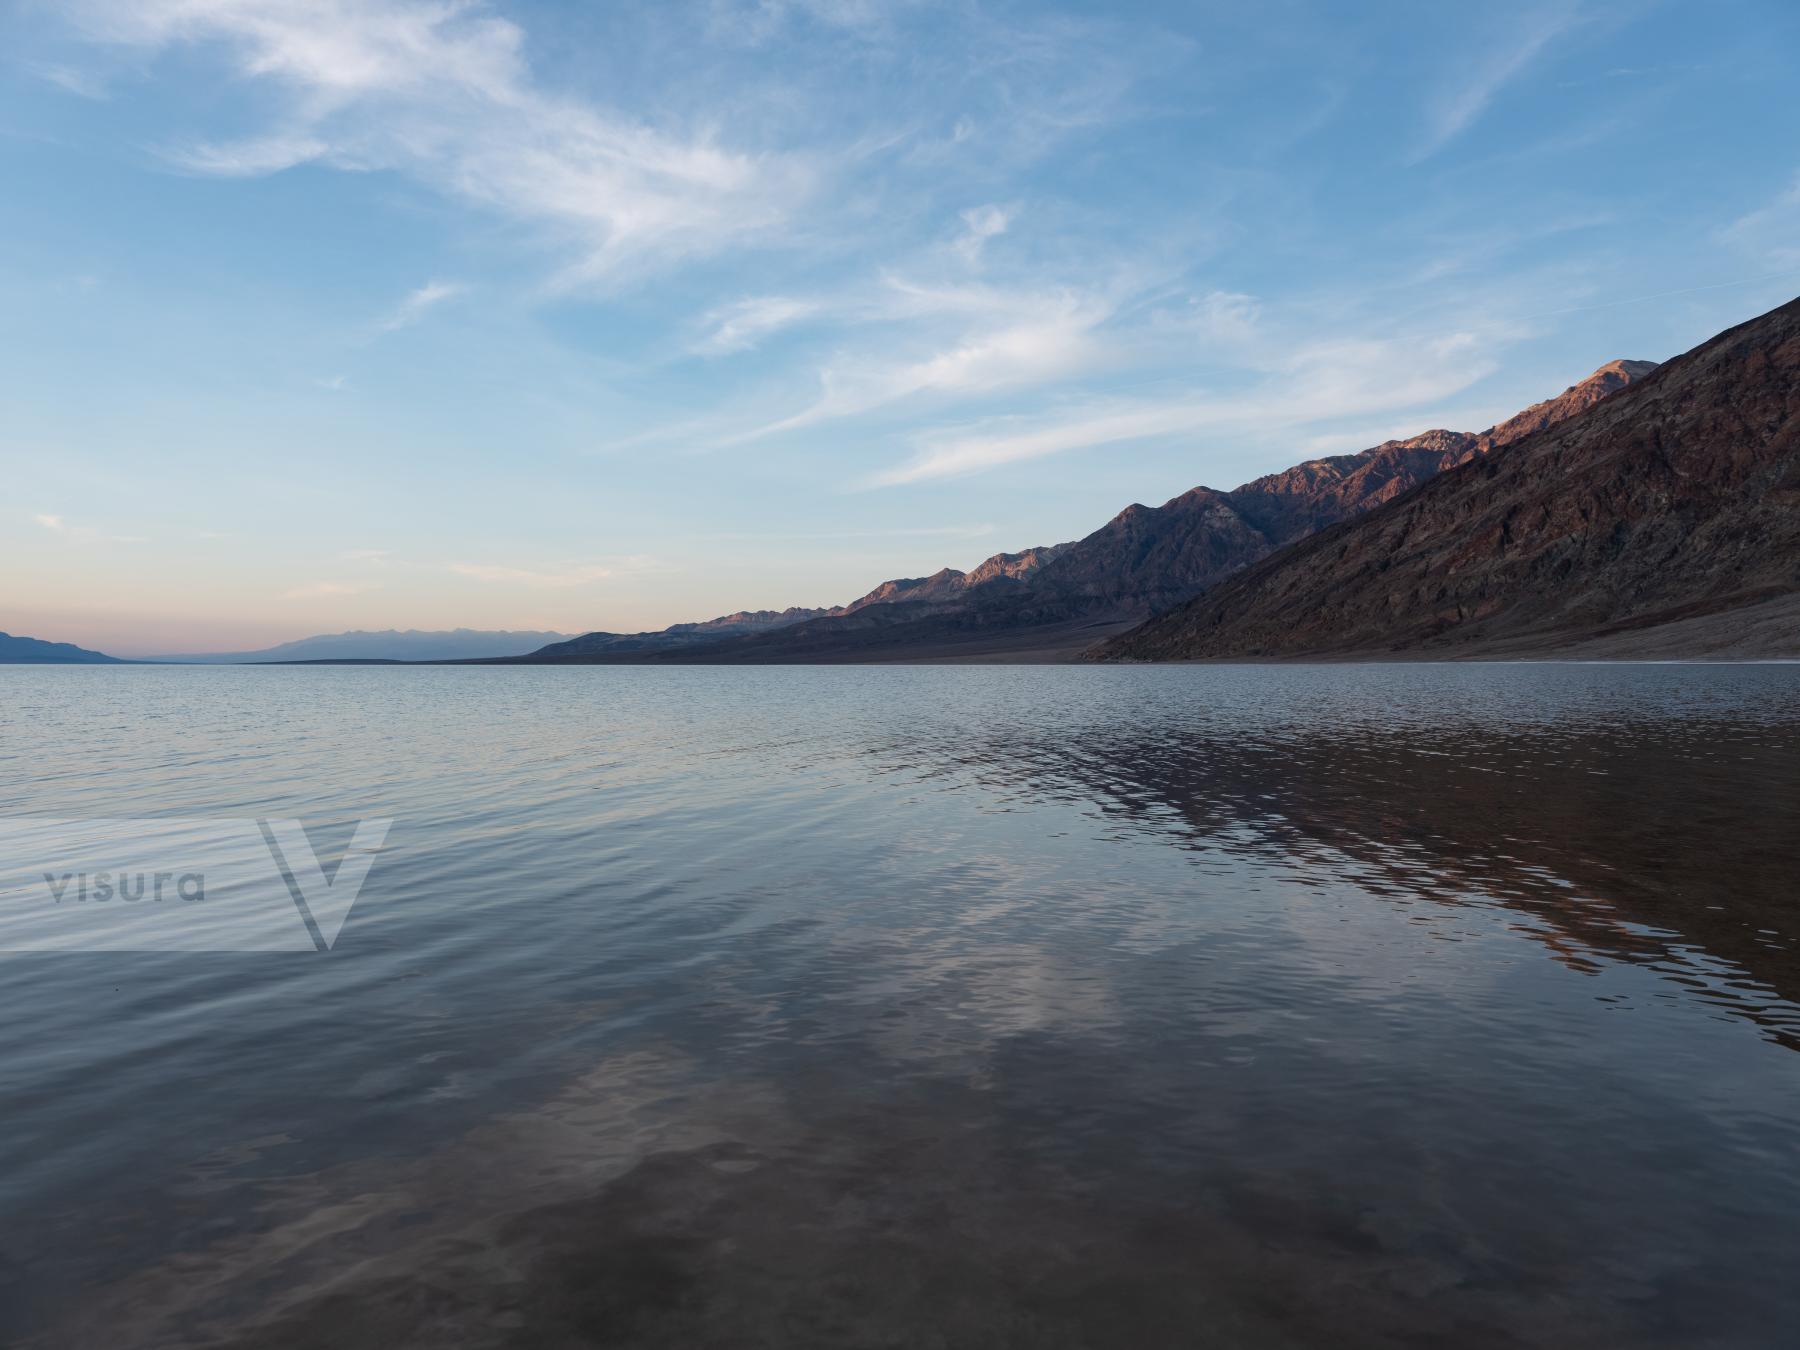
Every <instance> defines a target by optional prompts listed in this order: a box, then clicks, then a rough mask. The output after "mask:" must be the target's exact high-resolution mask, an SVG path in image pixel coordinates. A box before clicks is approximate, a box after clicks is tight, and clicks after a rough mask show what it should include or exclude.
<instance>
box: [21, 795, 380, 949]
mask: <svg viewBox="0 0 1800 1350" xmlns="http://www.w3.org/2000/svg"><path fill="white" fill-rule="evenodd" d="M392 823H393V822H392V821H391V820H388V819H386V818H377V819H370V820H361V821H358V822H356V826H355V829H354V832H353V833H352V835H351V837H350V839H349V841H348V843H347V844H345V845H344V846H343V847H342V849H341V850H338V849H331V850H327V852H326V855H325V857H324V858H321V856H320V854H319V852H318V850H317V849H315V847H314V841H313V839H312V838H311V837H310V836H309V835H308V834H307V832H306V830H305V828H304V827H303V826H302V825H301V823H300V822H299V821H297V820H283V819H273V820H243V819H227V820H218V819H197V818H181V819H173V818H152V819H145V820H117V819H114V820H46V819H41V818H32V817H14V818H12V819H0V951H89V952H95V951H114V952H118V951H326V950H329V949H330V948H331V947H332V946H333V944H335V943H336V941H337V938H338V934H339V933H340V932H341V931H342V930H343V926H344V921H345V920H346V919H347V918H348V917H349V914H350V907H351V906H352V905H353V904H355V903H356V898H357V896H358V894H360V893H361V891H362V886H363V882H364V881H365V880H367V879H368V875H369V869H370V868H371V867H373V866H374V863H375V858H376V856H377V855H378V854H379V853H380V851H381V849H382V848H383V846H384V845H385V843H386V842H387V835H388V829H389V827H390V826H391V825H392ZM334 834H335V835H336V838H338V839H339V840H341V839H342V835H341V834H336V832H335V831H334V830H331V829H326V830H325V831H323V833H322V835H321V837H322V838H330V837H332V836H333V835H334Z"/></svg>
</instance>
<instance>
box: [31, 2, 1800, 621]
mask: <svg viewBox="0 0 1800 1350" xmlns="http://www.w3.org/2000/svg"><path fill="white" fill-rule="evenodd" d="M1797 59H1800V6H1796V5H1794V4H1793V3H1791V0H1735V2H1734V0H1711V2H1709V3H1707V4H1698V3H1690V4H1679V3H1672V2H1665V3H1631V2H1630V0H1624V2H1610V3H1600V2H1599V0H1589V2H1587V3H1576V2H1574V0H1543V2H1542V3H1535V2H1534V3H1525V4H1520V5H1506V6H1500V5H1481V6H1475V5H1444V4H1442V3H1419V4H1410V3H1406V4H1403V3H1379V2H1375V3H1354V4H1352V3H1343V4H1324V3H1301V2H1300V0H1269V2H1267V3H1259V4H1256V5H1248V4H1244V3H1241V0H1233V2H1232V3H1221V4H1205V3H1184V4H1171V5H1166V6H1165V5H1156V4H1143V5H1130V4H1124V5H1121V4H1116V3H1115V4H1105V5H1101V4H1094V5H1064V6H1056V5H1050V4H1044V3H1029V4H986V3H973V2H972V0H971V2H965V3H948V4H935V3H926V2H924V0H920V2H919V3H906V2H904V0H895V2H894V3H883V0H743V2H739V0H697V2H696V3H691V4H690V3H680V2H679V0H665V2H662V3H649V4H634V3H616V4H598V3H579V4H578V3H548V0H533V2H521V3H507V2H506V0H491V2H490V3H476V2H469V3H459V2H457V0H54V2H52V0H41V2H39V0H23V3H20V0H0V629H5V630H6V631H9V632H13V633H25V634H30V635H32V636H36V637H42V638H48V639H53V640H60V641H73V642H78V643H80V644H82V645H84V646H90V647H98V648H100V649H102V650H107V651H112V652H115V653H118V654H122V655H142V654H151V653H157V652H175V651H204V650H234V649H244V648H249V647H256V646H262V645H267V644H269V643H273V642H276V641H281V640H286V639H291V638H296V637H301V636H304V635H307V634H311V633H320V632H336V631H341V630H345V629H351V628H364V629H378V628H453V627H459V626H460V627H471V628H507V629H524V628H530V629H551V630H557V631H563V632H585V631H590V630H593V629H610V630H614V631H636V630H640V629H645V628H658V627H662V626H663V625H666V624H668V623H672V622H678V621H684V620H695V619H703V618H707V617H711V616H713V615H717V614H722V613H727V612H730V611H734V610H737V609H743V608H783V607H786V606H788V605H825V604H833V603H841V602H844V601H847V600H849V599H851V598H853V597H855V596H857V595H859V594H861V593H862V592H864V591H866V590H867V589H869V588H870V587H871V586H873V585H874V584H876V583H877V582H879V581H881V580H884V579H886V578H889V577H894V576H908V575H921V574H925V573H929V572H932V571H935V570H936V569H938V568H939V567H943V566H955V567H962V568H968V567H971V566H973V565H974V564H975V563H977V562H978V561H980V560H981V559H982V558H984V557H986V556H988V555H990V554H992V553H995V552H998V551H1001V550H1014V549H1020V548H1025V547H1028V546H1031V545H1035V544H1047V543H1054V542H1057V541H1060V540H1064V539H1072V538H1078V537H1080V536H1082V535H1084V534H1086V533H1088V532H1089V531H1091V530H1093V529H1095V528H1096V527H1098V526H1099V525H1101V524H1103V523H1104V522H1105V521H1106V520H1107V519H1108V518H1110V517H1111V516H1112V515H1113V514H1114V513H1116V512H1117V511H1118V510H1120V509H1121V508H1122V507H1124V506H1125V505H1127V504H1128V503H1131V502H1145V503H1149V504H1156V503H1160V502H1162V501H1164V500H1166V499H1168V498H1169V497H1172V496H1174V495H1176V494H1177V493H1180V492H1182V491H1184V490H1186V489H1187V488H1190V487H1192V486H1194V485H1196V484H1200V483H1205V484H1208V485H1210V486H1214V487H1219V488H1229V487H1233V486H1236V485H1237V484H1238V483H1240V482H1243V481H1245V480H1247V479H1249V478H1252V477H1254V476H1256V475H1258V474H1260V473H1264V472H1269V471H1272V470H1275V469H1279V468H1282V467H1285V466H1286V465H1288V464H1291V463H1294V462H1296V461H1298V460H1302V459H1306V458H1309V457H1313V456H1317V455H1322V454H1331V453H1339V452H1344V451H1351V450H1356V449H1361V448H1364V447H1366V446H1370V445H1373V444H1376V443H1378V442H1380V441H1382V440H1385V439H1387V438H1389V437H1392V436H1401V435H1410V434H1413V433H1416V432H1418V431H1421V430H1424V429H1426V428H1428V427H1433V426H1448V427H1452V428H1456V429H1464V430H1479V429H1480V428H1482V427H1485V426H1487V425H1490V424H1491V423H1493V422H1494V421H1496V420H1499V419H1500V418H1502V417H1505V416H1507V415H1508V414H1510V413H1512V412H1514V411H1516V410H1517V409H1519V408H1521V407H1523V406H1525V405H1527V404H1529V403H1532V402H1535V401H1537V400H1539V399H1542V398H1545V397H1548V396H1550V395H1553V394H1555V393H1557V392H1559V391H1560V390H1562V389H1563V388H1564V387H1566V386H1567V385H1569V384H1571V383H1573V382H1575V381H1576V380H1579V379H1580V378H1582V377H1583V376H1585V375H1586V374H1588V373H1589V372H1590V371H1591V370H1593V369H1594V368H1595V367H1597V366H1599V365H1601V364H1603V363H1605V362H1606V361H1609V360H1612V359H1615V358H1619V357H1627V358H1647V359H1653V360H1661V359H1666V358H1668V357H1670V356H1672V355H1676V354H1678V353H1679V352H1681V351H1683V350H1685V349H1687V348H1689V347H1691V346H1693V345H1695V344H1696V343H1698V342H1700V341H1702V340H1704V339H1705V338H1707V337H1709V336H1711V335H1712V334H1713V333H1715V332H1717V331H1719V330H1720V329H1722V328H1725V327H1728V326H1730V325H1731V324H1734V323H1737V322H1741V321H1742V320H1744V319H1748V318H1750V317H1753V316H1754V315H1756V314H1759V313H1761V312H1763V311H1765V310H1768V309H1770V308H1772V307H1774V306H1775V305H1777V304H1780V303H1782V302H1784V301H1786V300H1788V299H1791V298H1793V297H1794V296H1795V295H1797V294H1800V80H1796V79H1795V78H1794V74H1793V71H1794V67H1795V64H1796V61H1797Z"/></svg>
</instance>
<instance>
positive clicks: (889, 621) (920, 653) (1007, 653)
mask: <svg viewBox="0 0 1800 1350" xmlns="http://www.w3.org/2000/svg"><path fill="white" fill-rule="evenodd" d="M1655 369H1656V366H1655V363H1654V362H1649V361H1613V362H1610V363H1609V364H1607V365H1604V366H1602V367H1601V368H1600V369H1598V370H1596V371H1595V372H1594V373H1593V374H1592V375H1590V376H1588V377H1587V378H1586V379H1585V380H1582V381H1581V382H1580V383H1578V384H1575V385H1571V386H1570V387H1569V388H1568V389H1565V390H1564V391H1563V392H1562V393H1560V394H1558V395H1557V396H1556V397H1554V398H1551V399H1547V400H1545V401H1544V402H1542V403H1538V404H1534V405H1533V406H1532V407H1530V408H1527V409H1525V410H1524V411H1523V412H1521V413H1519V414H1517V415H1516V416H1514V417H1511V418H1508V419H1507V420H1506V421H1504V422H1501V423H1498V424H1497V425H1495V426H1492V427H1489V428H1488V429H1487V430H1485V431H1480V432H1460V431H1444V430H1433V431H1427V432H1424V433H1422V434H1421V435H1417V436H1413V437H1409V438H1407V439H1405V440H1394V441H1386V442H1384V443H1382V444H1381V445H1377V446H1374V447H1373V448H1371V449H1368V450H1364V451H1362V452H1360V453H1358V454H1348V455H1333V456H1328V457H1326V458H1322V459H1313V460H1308V461H1306V462H1304V463H1301V464H1297V465H1295V466H1293V467H1292V468H1289V469H1286V470H1284V471H1282V472H1280V473H1276V474H1270V475H1267V476H1265V477H1262V478H1258V479H1255V480H1253V481H1251V482H1249V483H1245V484H1243V485H1242V486H1241V487H1238V488H1235V489H1233V490H1231V491H1229V492H1223V491H1219V490H1217V489H1214V488H1209V487H1195V488H1192V489H1190V490H1189V491H1187V492H1184V493H1182V494H1181V495H1180V496H1178V497H1175V498H1172V499H1171V500H1169V501H1167V502H1165V503H1163V504H1162V505H1161V506H1158V507H1150V506H1144V505H1142V504H1137V503H1134V504H1133V505H1131V506H1128V507H1126V508H1125V509H1124V510H1123V511H1121V512H1119V513H1118V514H1117V515H1116V516H1114V517H1113V518H1112V519H1111V520H1110V521H1108V522H1107V523H1106V524H1105V525H1103V526H1101V527H1100V528H1099V529H1098V530H1095V531H1094V532H1093V533H1092V534H1090V535H1088V536H1086V537H1085V538H1083V539H1080V540H1077V541H1074V542H1072V543H1064V544H1054V545H1048V546H1040V547H1036V548H1030V549H1025V550H1022V551H1021V552H1018V553H1001V554H996V555H995V556H994V557H992V558H989V559H987V560H986V561H985V562H983V563H981V564H979V565H978V566H977V567H975V568H973V569H971V570H970V571H968V572H966V573H965V572H960V571H957V570H956V569H954V568H944V569H942V570H940V571H938V572H935V573H933V574H931V575H930V576H926V577H908V578H899V579H896V580H893V581H887V582H883V583H882V584H881V585H880V586H877V587H876V588H875V589H873V590H872V591H870V592H869V593H868V594H866V595H864V596H862V597H860V598H858V599H856V600H854V601H851V602H850V603H849V604H846V605H842V606H837V607H833V608H830V609H811V610H808V609H790V610H785V611H781V612H778V613H777V612H771V611H761V612H758V613H755V614H736V615H729V616H726V617H725V618H722V619H715V620H712V621H711V622H710V623H707V624H686V625H681V624H678V625H676V626H675V627H673V628H670V629H666V630H664V631H663V632H662V633H640V634H631V635H620V634H612V633H590V634H586V635H584V636H582V637H580V638H576V639H574V640H573V641H570V642H563V643H558V644H556V645H554V646H551V647H547V648H545V649H543V650H542V651H539V652H535V653H533V654H532V655H531V656H529V657H526V658H522V659H524V660H528V661H532V662H540V661H608V660H637V661H642V660H665V661H666V660H672V661H684V662H694V661H697V662H731V663H735V662H786V661H868V660H933V659H946V658H950V659H982V658H988V659H1007V660H1019V659H1032V658H1037V659H1066V658H1069V657H1072V656H1074V655H1076V654H1078V653H1080V652H1081V651H1083V650H1084V649H1086V648H1089V647H1091V646H1093V645H1094V644H1095V643H1096V642H1098V641H1100V640H1102V639H1104V638H1107V637H1109V636H1113V635H1116V634H1119V633H1121V632H1122V631H1124V630H1125V629H1128V628H1130V627H1132V626H1133V625H1135V624H1137V623H1139V622H1141V621H1143V620H1144V619H1146V618H1148V617H1149V616H1150V615H1152V614H1154V613H1157V612H1159V611H1162V610H1165V609H1168V608H1171V607H1173V606H1176V605H1179V604H1181V603H1183V602H1185V601H1187V600H1189V599H1191V598H1192V597H1194V596H1195V595H1197V594H1199V593H1201V592H1203V591H1205V590H1206V589H1207V588H1208V587H1211V586H1213V585H1216V584H1217V583H1219V582H1220V581H1222V580H1224V579H1225V578H1227V577H1230V576H1232V575H1233V574H1234V573H1237V572H1239V571H1241V570H1243V569H1244V568H1246V567H1248V566H1250V565H1252V564H1254V563H1256V562H1258V561H1260V560H1261V559H1263V558H1265V557H1267V556H1268V555H1270V554H1272V553H1275V552H1276V551H1278V550H1280V549H1281V548H1283V547H1285V546H1287V545H1289V544H1291V543H1293V542H1294V541H1296V540H1299V539H1302V538H1304V537H1306V536H1308V535H1311V534H1313V533H1314V532H1316V531H1318V530H1320V529H1323V528H1326V527H1328V526H1332V525H1335V524H1338V523H1339V522H1342V521H1346V520H1349V519H1352V518H1354V517H1356V516H1358V515H1360V514H1362V513H1364V512H1367V511H1370V510H1372V509H1374V508H1376V507H1379V506H1381V505H1382V504H1384V503H1387V502H1390V501H1392V500H1394V499H1396V498H1398V497H1401V496H1403V495H1405V494H1406V493H1408V492H1410V491H1412V490H1413V489H1415V488H1416V487H1418V486H1419V485H1420V484H1422V483H1424V482H1426V481H1428V480H1430V479H1432V478H1435V477H1436V476H1437V475H1439V474H1441V473H1444V472H1445V471H1447V470H1450V469H1454V468H1456V467H1457V466H1459V465H1463V464H1467V463H1469V462H1472V461H1475V460H1479V459H1485V458H1487V457H1489V456H1491V455H1493V454H1494V453H1495V452H1497V451H1499V450H1502V449H1504V448H1506V447H1508V446H1510V445H1512V444H1513V443H1515V442H1516V441H1519V440H1521V439H1524V438H1527V437H1530V436H1532V435H1535V434H1539V433H1541V432H1542V431H1543V430H1544V429H1545V428H1547V427H1553V426H1556V425H1559V424H1560V423H1562V422H1564V421H1566V420H1568V419H1570V418H1573V417H1576V416H1578V415H1580V414H1582V413H1585V412H1586V411H1587V410H1588V409H1591V408H1592V407H1594V406H1595V405H1596V404H1598V403H1600V402H1601V401H1602V400H1604V399H1606V398H1607V397H1608V396H1610V395H1612V394H1613V393H1615V392H1617V391H1619V390H1621V389H1624V388H1626V387H1627V386H1629V385H1631V384H1633V383H1635V382H1637V381H1640V380H1642V379H1644V378H1645V377H1646V376H1647V375H1649V374H1650V373H1651V372H1652V371H1654V370H1655Z"/></svg>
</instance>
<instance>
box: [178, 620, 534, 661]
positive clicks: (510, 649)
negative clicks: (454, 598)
mask: <svg viewBox="0 0 1800 1350" xmlns="http://www.w3.org/2000/svg"><path fill="white" fill-rule="evenodd" d="M567 636H568V634H566V633H548V632H516V633H515V632H491V631H486V630H482V629H476V628H454V629H449V630H447V631H437V632H432V631H424V630H420V629H416V628H408V629H392V628H389V629H384V630H381V631H378V632H364V631H362V630H360V629H359V630H356V631H353V632H349V633H321V634H318V635H317V636H315V637H305V638H296V639H295V640H294V641H292V642H283V643H280V644H278V645H276V646H274V647H263V648H260V649H259V650H256V651H248V652H201V653H197V654H189V655H179V656H153V657H149V658H147V659H148V660H151V661H169V662H177V663H181V664H186V665H260V664H264V663H267V662H284V661H468V660H478V659H480V658H482V657H489V656H521V655H524V654H525V653H527V652H533V651H536V650H538V649H539V648H540V647H543V646H544V645H546V644H547V643H556V642H561V641H563V640H564V639H565V638H566V637H567Z"/></svg>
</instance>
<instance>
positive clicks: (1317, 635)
mask: <svg viewBox="0 0 1800 1350" xmlns="http://www.w3.org/2000/svg"><path fill="white" fill-rule="evenodd" d="M1608 369H1609V370H1614V368H1608ZM1615 373H1616V374H1617V375H1618V376H1619V377H1620V378H1621V379H1623V380H1625V381H1626V383H1627V384H1628V385H1629V387H1627V388H1624V389H1622V390H1621V391H1620V392H1618V393H1617V394H1616V395H1615V396H1614V397H1611V398H1608V399H1606V400H1605V401H1604V402H1602V403H1600V404H1599V405H1598V406H1590V407H1588V408H1586V410H1585V411H1582V412H1579V413H1578V414H1577V415H1575V416H1573V417H1569V418H1568V419H1567V420H1564V421H1560V422H1558V421H1555V420H1553V419H1539V418H1536V417H1527V419H1526V422H1525V423H1524V425H1526V426H1528V427H1530V428H1531V430H1530V432H1529V434H1527V435H1525V436H1524V437H1523V438H1521V439H1519V440H1517V441H1515V442H1514V443H1512V444H1511V445H1508V446H1505V447H1503V448H1500V449H1499V450H1497V451H1496V452H1495V453H1492V454H1487V455H1481V456H1477V457H1474V458H1473V459H1471V460H1470V461H1469V462H1465V463H1463V464H1461V465H1460V466H1458V467H1455V468H1452V469H1450V470H1449V471H1448V472H1445V473H1443V474H1441V475H1438V476H1435V477H1432V478H1431V479H1429V480H1428V481H1426V482H1424V483H1423V484H1422V485H1420V486H1419V487H1417V488H1415V489H1413V490H1411V491H1409V492H1405V493H1402V494H1400V495H1399V496H1397V497H1395V498H1394V499H1393V500H1391V501H1389V502H1387V503H1386V504H1385V505H1383V506H1381V507H1380V508H1379V509H1377V510H1374V511H1371V512H1369V513H1368V514H1367V515H1364V516H1361V517H1359V518H1356V519H1352V520H1348V521H1346V522H1344V523H1341V524H1337V525H1333V526H1330V527H1329V528H1326V529H1324V530H1322V531H1321V532H1319V533H1317V534H1314V535H1311V536H1309V537H1306V538H1304V539H1302V540H1301V541H1300V542H1298V543H1296V544H1294V545H1293V546H1292V547H1289V548H1287V549H1285V550H1283V551H1282V552H1280V553H1277V554H1275V555H1274V556H1272V557H1270V558H1267V559H1265V560H1264V561H1262V562H1260V563H1259V564H1257V565H1256V566H1254V567H1252V568H1250V569H1249V570H1247V571H1245V572H1243V573H1241V574H1239V575H1237V576H1235V577H1233V578H1231V579H1230V580H1228V581H1225V582H1223V583H1222V584H1220V585H1218V586H1216V587H1214V588H1213V589H1211V590H1209V591H1207V592H1206V593H1205V594H1203V595H1201V596H1199V597H1198V598H1196V599H1193V600H1191V601H1189V602H1187V603H1185V604H1183V605H1181V606H1180V607H1178V608H1176V609H1174V610H1172V611H1170V612H1168V613H1165V614H1162V615H1160V616H1158V617H1156V618H1154V619H1152V620H1150V621H1149V622H1147V623H1146V624H1144V625H1143V626H1142V627H1140V628H1138V629H1136V630H1134V631H1132V632H1130V633H1127V634H1125V635H1123V636H1120V637H1118V638H1116V639H1114V640H1113V641H1111V642H1110V643H1108V644H1107V645H1106V646H1105V647H1104V648H1102V649H1101V651H1100V653H1099V654H1101V655H1103V656H1107V657H1113V658H1128V659H1138V660H1166V659H1182V658H1198V657H1263V656H1297V655H1320V654H1324V655H1334V654H1365V653H1368V654H1373V653H1394V652H1400V653H1417V654H1423V655H1434V656H1444V655H1469V654H1504V653H1508V652H1515V653H1532V652H1542V651H1547V650H1557V649H1562V648H1569V647H1571V646H1574V645H1575V644H1583V643H1586V644H1595V645H1593V646H1591V647H1589V648H1588V650H1591V651H1593V652H1594V653H1595V654H1604V655H1633V654H1641V655H1682V654H1689V653H1691V652H1695V651H1699V652H1704V651H1707V650H1718V651H1732V650H1739V651H1742V650H1744V640H1745V639H1746V638H1749V639H1752V640H1753V642H1754V645H1755V647H1756V649H1757V653H1761V654H1774V653H1778V652H1779V653H1785V654H1788V655H1793V654H1796V653H1800V300H1796V301H1794V302H1792V303H1790V304H1788V305H1785V306H1783V307H1782V308H1780V309H1778V310H1775V311H1773V312H1771V313H1769V314H1766V315H1764V316H1763V317H1762V318H1759V319H1755V320H1752V321H1751V322H1749V323H1747V324H1743V325H1741V326H1740V327H1737V328H1734V329H1731V330H1730V331H1728V332H1725V333H1722V334H1720V335H1719V336H1718V337H1716V338H1713V339H1712V340H1711V341H1709V342H1706V343H1704V344H1702V345H1701V346H1699V347H1696V348H1695V349H1694V350H1693V351H1691V352H1688V353H1687V354H1686V355H1684V356H1681V357H1678V358H1676V359H1675V360H1673V361H1670V362H1668V363H1667V364H1666V365H1664V366H1662V367H1660V368H1658V369H1657V370H1656V371H1654V372H1653V373H1651V374H1650V375H1648V377H1645V378H1639V377H1638V376H1637V375H1636V374H1635V373H1634V372H1633V371H1631V370H1630V369H1629V368H1625V367H1618V368H1617V369H1616V370H1615ZM1573 392H1574V391H1571V393H1573ZM1565 397H1567V396H1565ZM1577 401H1579V400H1577ZM1534 411H1535V410H1534ZM1516 420H1517V419H1515V421H1516ZM1734 616H1735V617H1734ZM1575 649H1576V650H1578V651H1579V650H1582V648H1580V647H1576V648H1575ZM1757 653H1752V652H1745V654H1757Z"/></svg>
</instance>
